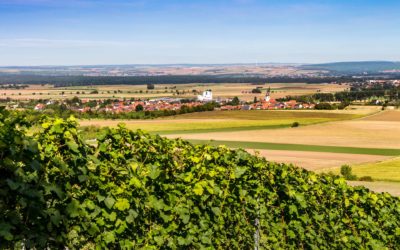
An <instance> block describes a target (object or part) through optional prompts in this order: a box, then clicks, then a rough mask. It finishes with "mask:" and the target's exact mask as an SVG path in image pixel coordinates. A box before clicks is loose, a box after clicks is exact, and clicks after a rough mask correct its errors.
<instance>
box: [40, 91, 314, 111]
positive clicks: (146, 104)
mask: <svg viewBox="0 0 400 250" xmlns="http://www.w3.org/2000/svg"><path fill="white" fill-rule="evenodd" d="M210 102H213V103H214V104H215V110H276V109H314V107H315V105H314V104H311V103H302V102H297V101H296V100H290V101H286V102H281V101H277V100H275V99H274V98H271V92H270V90H269V89H268V90H267V92H266V94H265V96H264V97H263V98H259V99H257V98H255V100H254V101H253V102H245V101H241V100H239V98H237V97H234V98H225V99H221V98H215V99H214V98H213V93H212V90H211V89H208V90H206V91H204V92H203V93H202V95H198V96H197V98H196V99H182V98H170V97H163V98H157V99H149V100H135V99H133V98H132V99H129V100H119V99H114V100H111V99H108V100H89V99H79V98H77V97H75V98H72V99H70V100H63V101H53V100H47V101H45V102H39V103H37V104H36V105H35V107H34V110H36V111H43V110H45V109H46V108H47V107H51V106H52V105H64V106H65V107H66V108H67V109H69V110H72V111H76V112H82V113H85V112H89V111H90V112H106V113H115V114H117V113H123V112H140V111H149V112H150V111H163V110H171V111H172V110H175V111H177V110H180V109H182V108H193V107H197V106H201V105H204V104H205V103H210Z"/></svg>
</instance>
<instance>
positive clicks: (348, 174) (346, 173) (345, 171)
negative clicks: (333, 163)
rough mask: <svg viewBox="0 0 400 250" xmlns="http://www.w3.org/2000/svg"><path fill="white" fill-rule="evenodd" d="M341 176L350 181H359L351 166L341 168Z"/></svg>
mask: <svg viewBox="0 0 400 250" xmlns="http://www.w3.org/2000/svg"><path fill="white" fill-rule="evenodd" d="M340 174H341V175H342V176H343V177H344V178H345V179H346V180H350V181H354V180H357V176H356V175H354V174H353V172H352V169H351V167H350V166H349V165H343V166H341V167H340Z"/></svg>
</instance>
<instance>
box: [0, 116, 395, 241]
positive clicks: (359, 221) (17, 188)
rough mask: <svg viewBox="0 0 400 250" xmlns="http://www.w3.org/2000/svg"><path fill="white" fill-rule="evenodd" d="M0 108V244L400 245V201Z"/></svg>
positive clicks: (200, 149) (223, 151)
mask: <svg viewBox="0 0 400 250" xmlns="http://www.w3.org/2000/svg"><path fill="white" fill-rule="evenodd" d="M32 123H33V121H31V120H30V119H29V117H25V116H24V115H21V114H17V113H9V112H8V111H5V110H2V111H1V113H0V176H1V179H0V248H1V249H3V248H5V249H14V248H16V249H18V248H37V249H43V248H49V249H62V248H65V247H68V248H69V249H95V248H97V249H107V248H109V249H254V248H255V247H258V248H260V249H299V248H300V249H359V248H369V249H383V248H388V249H398V248H400V199H399V198H396V197H393V196H391V195H389V194H386V193H382V194H378V193H373V192H370V191H369V190H368V189H366V188H363V187H350V186H348V185H347V184H346V183H345V180H344V179H342V178H339V177H336V176H329V175H317V174H315V173H313V172H309V171H306V170H304V169H300V168H297V167H295V166H292V165H285V164H277V163H273V162H269V161H267V160H265V159H264V158H261V157H257V156H253V155H250V154H248V153H247V152H245V151H243V150H231V149H229V148H227V147H222V146H220V147H214V146H210V145H192V144H190V143H189V142H187V141H184V140H180V139H175V140H171V139H166V138H163V137H160V136H158V135H149V134H147V133H144V132H142V131H140V130H138V131H131V130H128V129H126V128H125V127H124V126H122V125H121V126H119V127H117V128H111V129H110V128H103V129H101V130H100V132H99V133H98V138H97V141H96V144H95V145H93V144H88V143H86V142H85V141H84V140H83V139H82V138H83V137H82V135H81V131H79V130H78V124H77V122H76V121H75V119H74V118H73V117H71V118H69V119H67V120H63V119H57V118H43V119H42V120H41V121H39V123H40V124H41V129H40V130H39V131H38V132H36V133H35V134H33V135H32V134H31V133H28V129H29V127H30V126H31V125H32Z"/></svg>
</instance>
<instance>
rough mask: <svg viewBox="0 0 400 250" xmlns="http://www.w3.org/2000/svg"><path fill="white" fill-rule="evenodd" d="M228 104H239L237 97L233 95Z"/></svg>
mask: <svg viewBox="0 0 400 250" xmlns="http://www.w3.org/2000/svg"><path fill="white" fill-rule="evenodd" d="M230 104H231V105H234V106H236V105H239V104H240V100H239V97H237V96H235V97H233V99H232V101H231V103H230Z"/></svg>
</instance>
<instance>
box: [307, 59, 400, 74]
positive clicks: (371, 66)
mask: <svg viewBox="0 0 400 250" xmlns="http://www.w3.org/2000/svg"><path fill="white" fill-rule="evenodd" d="M301 68H303V69H313V70H328V71H330V72H331V73H342V74H345V73H351V74H363V73H369V74H371V73H382V72H386V71H400V62H390V61H364V62H334V63H323V64H310V65H303V66H301Z"/></svg>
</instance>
